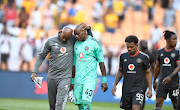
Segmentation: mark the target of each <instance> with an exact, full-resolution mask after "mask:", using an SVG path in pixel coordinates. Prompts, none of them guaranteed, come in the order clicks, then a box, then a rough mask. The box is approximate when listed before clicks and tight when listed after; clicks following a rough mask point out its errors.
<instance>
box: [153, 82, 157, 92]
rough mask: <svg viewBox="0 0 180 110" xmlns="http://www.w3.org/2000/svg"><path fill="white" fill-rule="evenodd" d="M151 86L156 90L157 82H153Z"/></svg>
mask: <svg viewBox="0 0 180 110" xmlns="http://www.w3.org/2000/svg"><path fill="white" fill-rule="evenodd" d="M153 88H154V90H155V91H156V88H157V82H153Z"/></svg>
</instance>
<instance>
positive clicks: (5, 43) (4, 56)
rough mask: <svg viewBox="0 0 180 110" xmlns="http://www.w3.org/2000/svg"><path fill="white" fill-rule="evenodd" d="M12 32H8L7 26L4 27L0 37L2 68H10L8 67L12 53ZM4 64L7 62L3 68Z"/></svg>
mask: <svg viewBox="0 0 180 110" xmlns="http://www.w3.org/2000/svg"><path fill="white" fill-rule="evenodd" d="M10 37H11V36H10V34H9V33H8V30H7V27H6V26H5V27H4V31H3V34H1V37H0V52H1V64H0V69H3V70H9V67H8V59H9V53H10ZM3 64H5V68H3V67H2V66H3Z"/></svg>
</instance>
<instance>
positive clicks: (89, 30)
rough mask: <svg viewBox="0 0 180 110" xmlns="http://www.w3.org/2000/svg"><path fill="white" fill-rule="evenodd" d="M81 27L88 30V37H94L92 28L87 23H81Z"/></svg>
mask: <svg viewBox="0 0 180 110" xmlns="http://www.w3.org/2000/svg"><path fill="white" fill-rule="evenodd" d="M80 25H81V26H82V28H83V29H86V30H87V35H90V36H92V37H93V34H92V31H91V27H90V26H88V25H86V24H85V23H80Z"/></svg>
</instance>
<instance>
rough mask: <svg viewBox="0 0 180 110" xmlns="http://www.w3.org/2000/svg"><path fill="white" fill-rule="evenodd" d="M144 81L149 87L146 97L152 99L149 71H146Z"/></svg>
mask: <svg viewBox="0 0 180 110" xmlns="http://www.w3.org/2000/svg"><path fill="white" fill-rule="evenodd" d="M146 81H147V84H148V87H149V90H148V92H147V97H149V98H151V97H152V76H151V72H150V69H147V70H146Z"/></svg>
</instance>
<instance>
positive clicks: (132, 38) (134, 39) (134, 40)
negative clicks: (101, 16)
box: [125, 35, 139, 44]
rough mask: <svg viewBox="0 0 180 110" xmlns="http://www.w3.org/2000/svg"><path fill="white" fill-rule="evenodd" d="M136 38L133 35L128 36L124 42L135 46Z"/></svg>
mask: <svg viewBox="0 0 180 110" xmlns="http://www.w3.org/2000/svg"><path fill="white" fill-rule="evenodd" d="M138 41H139V40H138V38H137V37H136V36H134V35H129V36H127V37H126V39H125V42H134V43H135V44H137V43H138Z"/></svg>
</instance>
